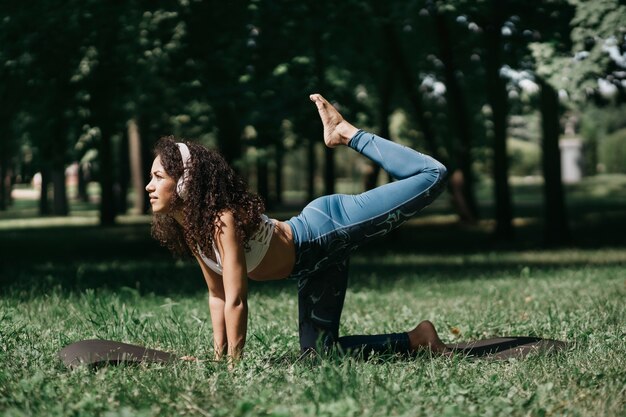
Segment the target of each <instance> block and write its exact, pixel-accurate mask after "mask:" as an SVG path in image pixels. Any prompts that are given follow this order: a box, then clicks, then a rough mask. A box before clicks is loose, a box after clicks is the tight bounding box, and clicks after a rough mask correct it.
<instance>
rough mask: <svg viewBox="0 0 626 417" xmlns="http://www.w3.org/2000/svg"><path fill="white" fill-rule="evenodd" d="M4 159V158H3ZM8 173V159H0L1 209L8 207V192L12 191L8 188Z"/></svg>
mask: <svg viewBox="0 0 626 417" xmlns="http://www.w3.org/2000/svg"><path fill="white" fill-rule="evenodd" d="M3 159H4V158H3ZM6 175H7V162H6V160H2V161H0V211H4V210H6V209H7V206H8V204H7V194H10V193H11V190H10V189H7V186H6V181H5V178H6Z"/></svg>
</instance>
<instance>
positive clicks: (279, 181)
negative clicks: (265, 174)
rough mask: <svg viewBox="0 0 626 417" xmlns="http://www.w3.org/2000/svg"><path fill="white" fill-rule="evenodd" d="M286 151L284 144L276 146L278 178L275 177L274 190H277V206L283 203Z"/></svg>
mask: <svg viewBox="0 0 626 417" xmlns="http://www.w3.org/2000/svg"><path fill="white" fill-rule="evenodd" d="M284 156H285V149H284V148H283V145H282V143H280V142H278V143H277V144H276V155H275V159H276V176H275V177H274V188H276V204H282V203H283V159H284Z"/></svg>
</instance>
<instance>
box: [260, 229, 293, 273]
mask: <svg viewBox="0 0 626 417" xmlns="http://www.w3.org/2000/svg"><path fill="white" fill-rule="evenodd" d="M295 262H296V248H295V246H294V243H293V234H292V232H291V227H289V225H288V224H287V223H285V222H279V221H276V227H275V229H274V234H273V235H272V240H271V241H270V247H269V248H268V249H267V253H266V254H265V257H264V258H263V260H262V261H261V263H260V264H259V266H257V267H256V268H254V270H253V271H250V272H249V273H248V276H249V277H250V278H251V279H254V280H256V281H271V280H278V279H285V278H287V277H288V276H289V275H290V274H291V271H292V270H293V266H294V264H295Z"/></svg>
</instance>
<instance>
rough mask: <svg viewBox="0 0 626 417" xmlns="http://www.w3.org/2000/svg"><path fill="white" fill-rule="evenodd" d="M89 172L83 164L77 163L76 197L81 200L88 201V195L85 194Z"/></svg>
mask: <svg viewBox="0 0 626 417" xmlns="http://www.w3.org/2000/svg"><path fill="white" fill-rule="evenodd" d="M88 177H89V172H88V171H87V168H86V167H85V164H82V163H80V162H79V163H78V199H79V200H80V201H82V202H85V203H86V202H88V201H89V196H88V195H87V184H88Z"/></svg>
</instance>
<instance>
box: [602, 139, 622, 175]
mask: <svg viewBox="0 0 626 417" xmlns="http://www.w3.org/2000/svg"><path fill="white" fill-rule="evenodd" d="M598 147H599V151H598V153H599V163H600V164H601V165H602V167H603V168H604V171H605V172H607V173H626V129H621V130H618V131H616V132H614V133H612V134H610V135H608V136H606V137H605V138H603V139H602V140H601V141H600V144H599V145H598Z"/></svg>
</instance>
